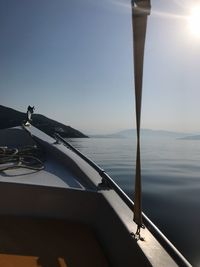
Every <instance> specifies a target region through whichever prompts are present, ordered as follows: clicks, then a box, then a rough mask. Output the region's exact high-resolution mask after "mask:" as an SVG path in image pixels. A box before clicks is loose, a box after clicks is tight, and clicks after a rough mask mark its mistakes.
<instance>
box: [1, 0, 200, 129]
mask: <svg viewBox="0 0 200 267" xmlns="http://www.w3.org/2000/svg"><path fill="white" fill-rule="evenodd" d="M193 2H198V1H192V0H188V1H186V0H185V1H184V0H182V1H181V0H180V1H178V0H171V1H166V0H154V1H152V7H153V8H152V15H151V17H150V18H149V24H148V30H147V40H146V51H145V70H144V89H143V110H142V127H144V128H151V129H164V130H174V131H188V132H189V131H200V124H199V114H200V88H199V81H200V75H199V69H200V60H199V57H200V40H199V39H198V38H197V37H196V36H193V35H192V34H191V30H190V29H189V28H188V22H187V19H186V17H187V16H188V14H189V8H188V4H189V3H190V5H191V3H193ZM0 40H1V41H0V90H1V91H0V93H1V103H0V104H2V105H5V106H9V107H13V108H15V109H18V110H20V111H25V110H26V107H27V105H29V104H30V105H35V107H36V112H37V113H41V114H44V115H46V116H48V117H50V118H53V119H56V120H58V121H60V122H63V123H65V124H67V125H71V126H72V127H74V128H77V129H79V130H82V131H84V132H86V133H89V132H96V133H97V132H100V133H102V132H115V131H117V130H121V129H125V128H132V127H135V118H134V116H135V113H134V112H135V110H134V109H135V105H134V89H133V88H134V87H133V76H132V73H133V66H132V32H131V13H130V4H129V1H126V0H124V1H123V0H121V1H119V0H101V1H96V0H95V1H94V0H17V1H16V0H1V1H0Z"/></svg>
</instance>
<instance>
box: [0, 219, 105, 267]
mask: <svg viewBox="0 0 200 267" xmlns="http://www.w3.org/2000/svg"><path fill="white" fill-rule="evenodd" d="M0 266H4V267H27V266H29V267H90V266H91V267H94V266H95V267H100V266H101V267H108V266H109V264H108V262H107V260H106V257H105V256H104V254H103V252H102V249H101V247H100V245H99V244H98V241H97V240H96V238H95V236H94V234H93V232H92V231H91V230H90V229H89V227H87V226H85V225H82V224H78V223H68V222H65V221H63V220H52V219H32V218H20V217H5V216H4V217H3V216H1V217H0Z"/></svg>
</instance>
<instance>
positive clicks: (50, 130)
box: [0, 105, 88, 138]
mask: <svg viewBox="0 0 200 267" xmlns="http://www.w3.org/2000/svg"><path fill="white" fill-rule="evenodd" d="M25 119H26V113H23V112H19V111H17V110H14V109H12V108H8V107H5V106H1V105H0V129H4V128H9V127H15V126H19V125H21V124H22V122H23V121H24V120H25ZM31 124H32V125H33V126H35V127H37V128H38V129H40V130H42V131H44V132H45V133H46V134H48V135H50V136H53V135H54V134H55V133H59V134H60V135H61V136H62V137H64V138H83V137H88V136H86V135H84V134H83V133H81V132H80V131H78V130H76V129H74V128H72V127H70V126H66V125H64V124H62V123H60V122H57V121H55V120H52V119H49V118H47V117H45V116H43V115H40V114H33V115H32V123H31Z"/></svg>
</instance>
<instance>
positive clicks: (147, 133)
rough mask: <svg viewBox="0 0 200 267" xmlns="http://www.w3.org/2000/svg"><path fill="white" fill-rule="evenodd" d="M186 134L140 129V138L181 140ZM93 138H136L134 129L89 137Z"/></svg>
mask: <svg viewBox="0 0 200 267" xmlns="http://www.w3.org/2000/svg"><path fill="white" fill-rule="evenodd" d="M187 135H188V134H185V133H180V132H171V131H163V130H151V129H141V137H145V138H148V137H152V138H153V137H159V138H160V137H163V138H164V137H165V138H166V137H172V138H183V137H185V136H187ZM90 136H91V137H95V138H131V137H136V129H126V130H123V131H120V132H117V133H113V134H107V135H90Z"/></svg>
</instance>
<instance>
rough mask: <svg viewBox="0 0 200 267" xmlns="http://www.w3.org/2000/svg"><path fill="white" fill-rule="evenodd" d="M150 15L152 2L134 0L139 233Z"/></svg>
mask: <svg viewBox="0 0 200 267" xmlns="http://www.w3.org/2000/svg"><path fill="white" fill-rule="evenodd" d="M149 14H150V0H135V1H134V0H132V27H133V43H134V80H135V106H136V128H137V153H136V173H135V194H134V210H133V211H134V218H133V220H134V221H135V223H136V224H137V225H138V229H137V233H140V228H141V227H144V226H143V221H142V185H141V159H140V121H141V105H142V77H143V61H144V46H145V36H146V25H147V15H149Z"/></svg>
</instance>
